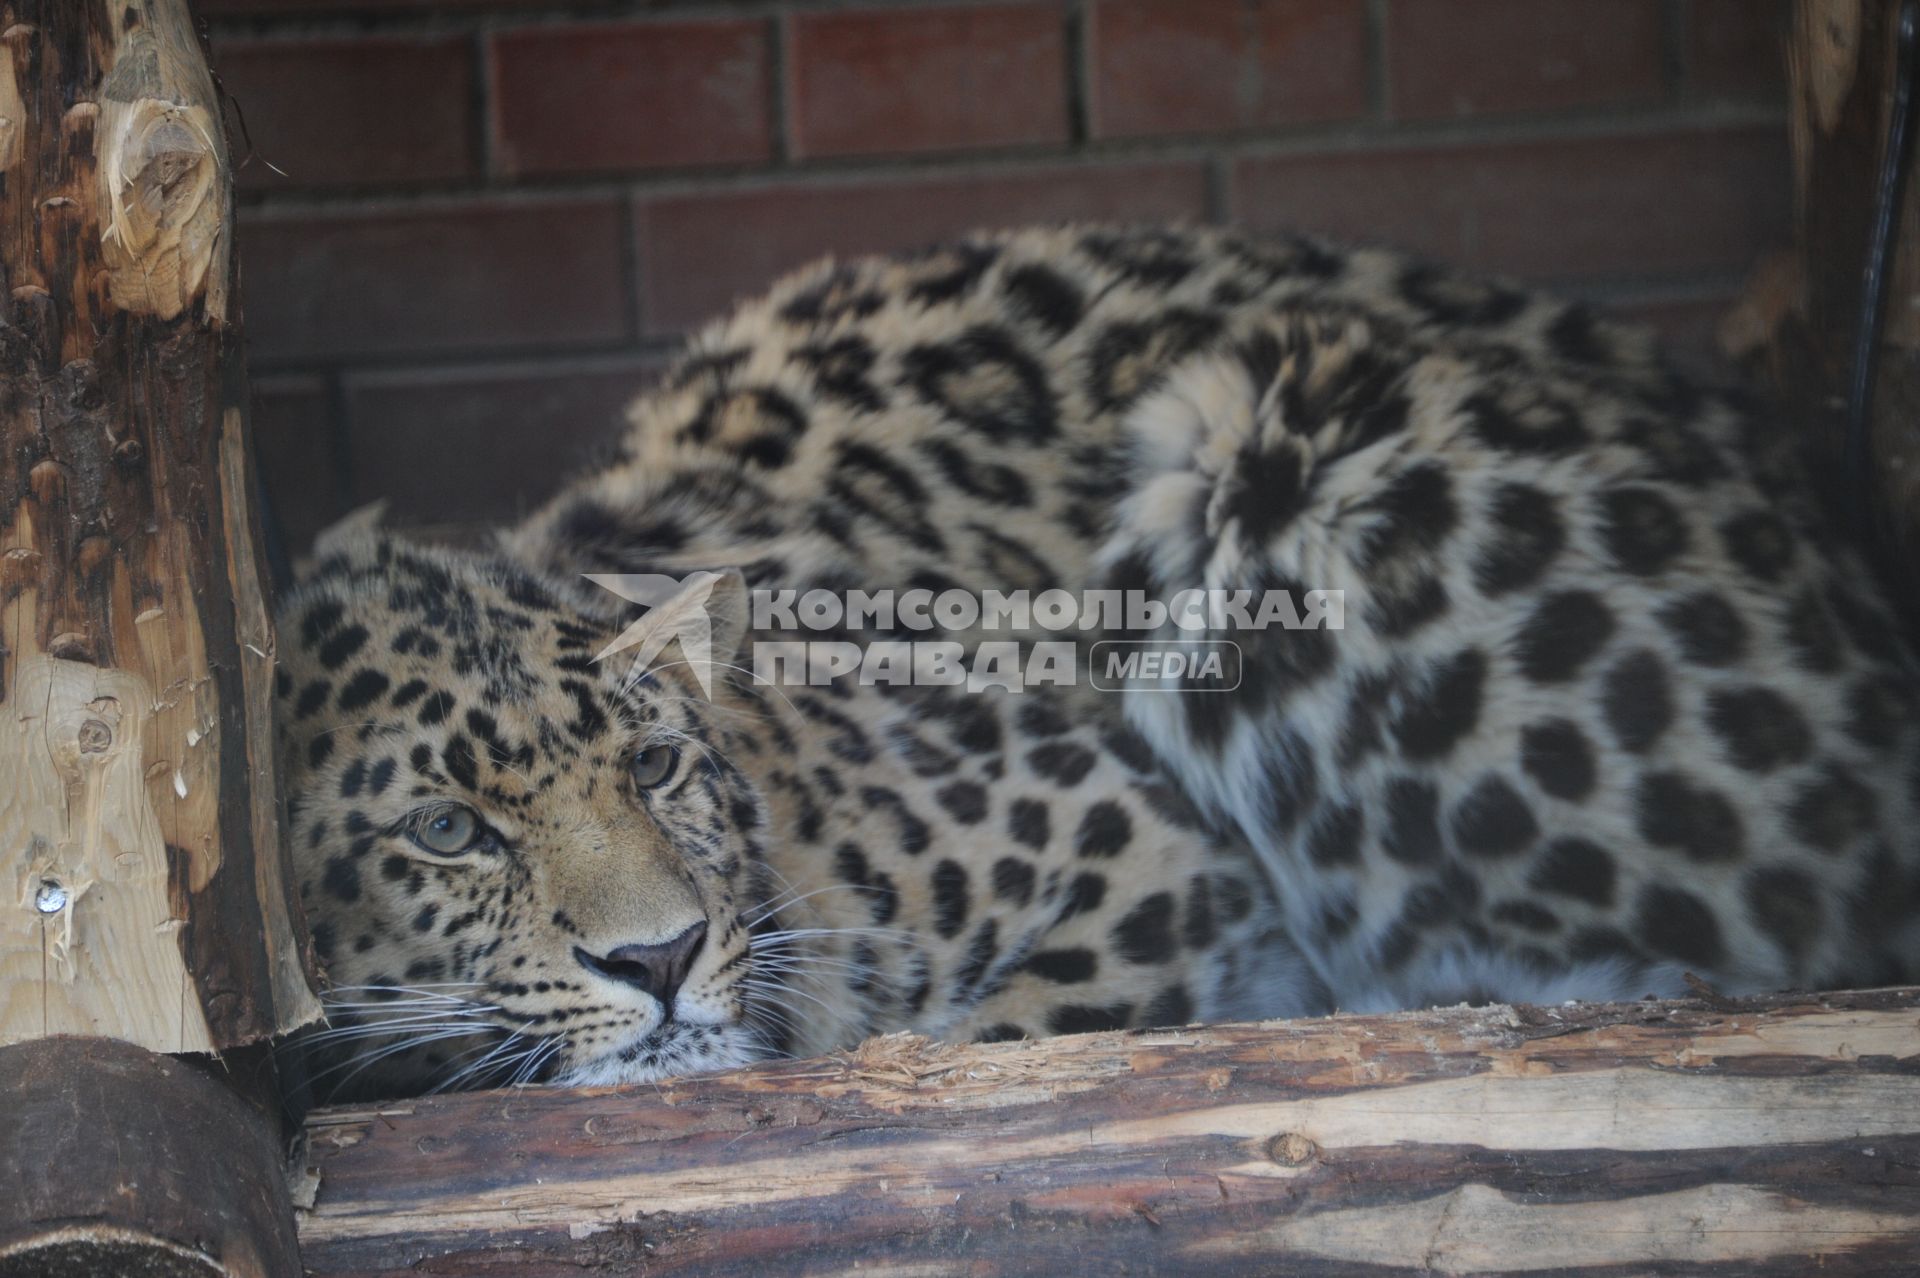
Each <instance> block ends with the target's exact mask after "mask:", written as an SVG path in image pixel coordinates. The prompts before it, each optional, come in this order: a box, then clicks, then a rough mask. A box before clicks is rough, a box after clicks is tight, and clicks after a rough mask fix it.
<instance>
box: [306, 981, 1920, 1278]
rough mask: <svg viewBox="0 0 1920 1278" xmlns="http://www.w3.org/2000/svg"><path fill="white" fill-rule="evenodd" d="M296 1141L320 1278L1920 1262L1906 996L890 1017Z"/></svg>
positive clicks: (1911, 1007) (319, 1123) (420, 1110)
mask: <svg viewBox="0 0 1920 1278" xmlns="http://www.w3.org/2000/svg"><path fill="white" fill-rule="evenodd" d="M307 1136H308V1141H309V1152H310V1162H311V1164H312V1167H313V1169H314V1171H315V1173H316V1174H317V1175H318V1177H319V1181H318V1191H317V1197H316V1199H315V1201H314V1203H313V1206H312V1209H311V1210H309V1211H307V1212H305V1213H304V1214H303V1218H302V1222H301V1225H300V1243H301V1251H302V1256H303V1260H304V1263H305V1265H306V1267H307V1269H308V1271H309V1272H310V1273H313V1274H316V1275H323V1276H326V1278H347V1276H348V1275H371V1274H392V1273H402V1272H407V1273H414V1272H419V1273H432V1274H436V1275H444V1276H456V1275H477V1274H500V1273H508V1272H511V1273H513V1274H515V1275H526V1276H537V1275H568V1276H569V1278H579V1275H582V1274H593V1273H608V1274H612V1273H629V1272H645V1273H647V1274H652V1275H662V1274H702V1275H732V1274H738V1275H759V1274H764V1273H767V1272H779V1273H796V1274H799V1273H808V1274H811V1273H844V1272H849V1271H851V1270H853V1269H855V1268H858V1269H859V1270H860V1271H861V1272H874V1273H882V1274H907V1273H911V1274H916V1275H924V1274H946V1273H966V1274H969V1275H995V1274H1012V1273H1042V1274H1069V1273H1167V1274H1205V1275H1233V1274H1276V1273H1283V1272H1284V1273H1288V1274H1313V1275H1328V1274H1361V1273H1364V1274H1367V1275H1375V1276H1378V1275H1392V1274H1416V1273H1418V1274H1429V1273H1443V1274H1457V1273H1518V1272H1522V1271H1525V1272H1540V1271H1544V1270H1551V1271H1553V1272H1554V1273H1556V1274H1568V1275H1580V1274H1587V1275H1597V1274H1610V1275H1619V1274H1629V1273H1648V1272H1660V1273H1680V1272H1685V1273H1688V1274H1724V1275H1729V1276H1731V1275H1740V1276H1741V1278H1752V1276H1754V1275H1783V1276H1784V1275H1800V1274H1804V1273H1809V1272H1813V1271H1814V1270H1816V1269H1817V1270H1818V1271H1819V1272H1820V1273H1822V1274H1823V1275H1853V1274H1894V1273H1910V1272H1912V1266H1913V1264H1914V1258H1915V1257H1916V1256H1920V990H1914V989H1907V990H1895V991H1882V992H1874V993H1860V994H1833V995H1821V996H1817V997H1816V996H1799V997H1780V998H1770V999H1762V1000H1752V1001H1747V1002H1741V1003H1737V1004H1736V1003H1728V1002H1724V1001H1720V1000H1716V1001H1715V1002H1713V1003H1712V1004H1709V1003H1705V1002H1681V1003H1655V1002H1646V1003H1638V1004H1627V1005H1615V1006H1598V1005H1586V1006H1569V1007H1562V1008H1526V1007H1522V1008H1511V1007H1490V1008H1483V1009H1478V1010H1469V1009H1464V1008H1462V1009H1454V1010H1448V1011H1436V1012H1430V1013H1419V1014H1411V1013H1409V1014H1401V1015H1393V1016H1369V1017H1360V1016H1351V1017H1334V1018H1330V1019H1325V1020H1313V1021H1297V1022H1274V1023H1270V1024H1266V1025H1257V1026H1244V1025H1242V1026H1217V1027H1211V1028H1190V1029H1186V1030H1180V1031H1172V1032H1162V1031H1151V1032H1143V1033H1123V1034H1097V1035H1087V1036H1082V1037H1071V1038H1059V1039H1050V1040H1046V1041H1042V1042H1038V1043H1018V1044H996V1045H992V1046H939V1045H934V1044H930V1043H927V1042H925V1041H924V1040H918V1039H913V1038H907V1037H895V1038H892V1039H880V1040H875V1041H874V1042H872V1043H869V1044H868V1045H866V1046H864V1047H862V1048H861V1049H859V1050H858V1051H855V1052H853V1053H850V1054H848V1055H845V1056H841V1057H835V1058H830V1059H822V1060H811V1061H797V1062H786V1063H780V1064H771V1065H765V1066H760V1067H757V1068H754V1069H750V1070H744V1071H741V1072H738V1073H734V1074H729V1075H724V1076H719V1077H710V1078H698V1079H690V1080H685V1081H675V1082H668V1083H662V1084H660V1085H658V1086H641V1087H633V1088H625V1089H618V1088H615V1089H601V1090H592V1091H572V1092H568V1091H546V1090H541V1089H528V1090H524V1091H518V1092H492V1093H475V1094H470V1095H463V1096H448V1097H442V1098H428V1099H422V1100H415V1101H405V1102H398V1103H394V1104H390V1105H383V1106H378V1107H372V1108H342V1109H333V1110H322V1111H318V1112H316V1113H315V1114H313V1115H312V1116H311V1118H310V1120H309V1122H308V1124H307Z"/></svg>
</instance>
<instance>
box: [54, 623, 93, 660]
mask: <svg viewBox="0 0 1920 1278" xmlns="http://www.w3.org/2000/svg"><path fill="white" fill-rule="evenodd" d="M47 653H48V655H50V656H54V657H58V658H60V660H62V661H78V662H81V663H83V664H85V665H89V666H90V665H92V664H93V649H91V648H89V647H88V646H87V637H86V636H85V635H82V634H75V633H74V632H73V631H71V630H69V631H67V632H66V633H64V634H57V635H55V636H54V637H53V641H52V642H51V643H49V644H48V645H47Z"/></svg>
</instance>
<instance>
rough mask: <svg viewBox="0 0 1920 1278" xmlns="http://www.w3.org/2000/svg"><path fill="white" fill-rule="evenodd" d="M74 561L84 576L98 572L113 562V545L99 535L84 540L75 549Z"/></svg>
mask: <svg viewBox="0 0 1920 1278" xmlns="http://www.w3.org/2000/svg"><path fill="white" fill-rule="evenodd" d="M73 561H74V567H75V568H77V569H79V571H80V572H81V573H83V574H89V573H93V572H97V571H98V570H99V569H100V568H101V567H102V566H104V565H106V564H108V563H111V562H112V561H113V543H112V542H111V541H109V540H107V539H106V538H105V537H101V536H98V535H95V536H92V537H87V538H84V539H82V541H81V542H80V544H79V546H77V547H76V548H75V549H74V555H73Z"/></svg>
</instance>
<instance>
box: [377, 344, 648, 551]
mask: <svg viewBox="0 0 1920 1278" xmlns="http://www.w3.org/2000/svg"><path fill="white" fill-rule="evenodd" d="M663 362H664V361H663V360H661V359H657V358H652V357H647V356H637V355H636V356H618V357H612V358H608V359H595V360H590V361H580V360H569V361H563V362H554V363H545V364H540V363H523V364H515V365H509V366H504V367H495V368H490V369H485V370H473V369H449V370H427V371H395V372H379V373H366V374H359V375H355V376H353V377H351V378H350V379H349V381H348V383H347V405H348V408H347V416H348V421H349V423H350V427H349V432H348V438H349V440H350V441H351V449H352V457H353V480H354V487H355V489H356V491H357V492H359V493H360V494H362V495H363V496H372V495H378V496H382V497H386V498H388V499H390V501H391V502H392V510H393V514H394V518H395V520H396V521H397V522H401V523H471V522H476V521H484V522H491V523H496V524H497V523H499V522H500V521H503V520H507V519H511V518H514V517H516V516H518V515H520V514H522V513H524V512H526V511H527V510H529V509H531V508H532V507H533V506H534V505H535V504H537V503H539V502H540V501H543V500H544V499H545V498H547V497H548V496H550V495H551V494H552V493H553V492H554V491H555V490H556V489H558V488H559V486H560V484H561V482H562V481H563V480H565V479H566V478H567V476H568V475H569V474H571V473H573V471H575V470H576V469H577V468H579V467H580V466H582V465H583V464H584V463H585V462H586V461H587V460H588V459H589V457H590V456H591V454H592V453H593V451H594V450H595V448H596V447H598V446H599V445H602V444H605V443H607V442H609V441H610V440H612V439H613V438H615V436H616V435H617V433H618V430H619V427H620V422H621V409H622V408H623V407H624V406H625V405H626V403H627V401H628V400H630V399H632V398H633V397H634V395H635V394H637V393H638V392H639V391H640V390H641V389H643V388H644V387H645V386H646V385H647V384H648V383H649V382H651V381H652V380H653V379H654V377H656V376H657V375H658V372H659V368H660V366H661V364H662V363H663Z"/></svg>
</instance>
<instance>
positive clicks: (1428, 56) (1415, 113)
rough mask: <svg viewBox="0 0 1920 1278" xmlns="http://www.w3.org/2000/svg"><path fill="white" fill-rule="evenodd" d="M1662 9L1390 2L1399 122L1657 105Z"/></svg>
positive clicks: (1523, 0)
mask: <svg viewBox="0 0 1920 1278" xmlns="http://www.w3.org/2000/svg"><path fill="white" fill-rule="evenodd" d="M1660 13H1661V9H1660V5H1659V3H1658V0H1393V3H1392V7H1391V8H1390V9H1389V10H1388V11H1387V86H1388V87H1387V94H1388V101H1389V103H1390V105H1391V108H1392V110H1393V114H1394V115H1395V116H1397V117H1399V118H1402V119H1409V120H1414V119H1432V118H1435V117H1439V116H1460V115H1491V114H1496V113H1499V112H1506V111H1551V110H1563V109H1566V108H1569V107H1585V106H1607V105H1618V104H1622V103H1630V102H1646V101H1651V100H1653V99H1655V98H1658V97H1659V96H1660V94H1661V92H1662V87H1663V86H1662V83H1661V50H1662V36H1661V16H1660Z"/></svg>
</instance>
